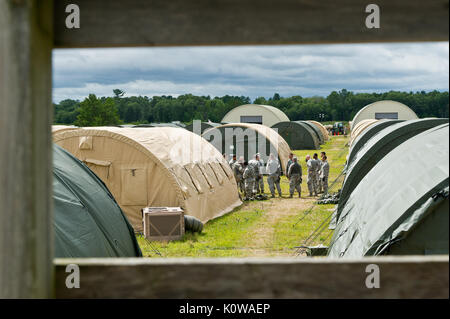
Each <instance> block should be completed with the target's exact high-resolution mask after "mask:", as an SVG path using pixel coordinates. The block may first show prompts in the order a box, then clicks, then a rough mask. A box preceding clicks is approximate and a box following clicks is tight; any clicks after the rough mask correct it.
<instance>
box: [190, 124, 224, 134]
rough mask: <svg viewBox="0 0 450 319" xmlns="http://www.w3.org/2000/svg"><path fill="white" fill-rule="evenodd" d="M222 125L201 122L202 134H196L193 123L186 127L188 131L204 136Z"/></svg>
mask: <svg viewBox="0 0 450 319" xmlns="http://www.w3.org/2000/svg"><path fill="white" fill-rule="evenodd" d="M196 125H198V124H196ZM220 125H221V124H219V123H212V122H200V125H199V129H200V134H198V132H194V123H191V124H189V125H187V126H186V130H188V131H189V132H192V133H195V134H198V135H202V134H203V133H204V132H205V131H206V130H208V129H210V128H213V127H217V126H220Z"/></svg>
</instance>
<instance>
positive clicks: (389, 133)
mask: <svg viewBox="0 0 450 319" xmlns="http://www.w3.org/2000/svg"><path fill="white" fill-rule="evenodd" d="M444 123H448V119H431V118H430V119H420V120H409V121H404V122H400V123H395V124H393V125H391V126H388V127H386V128H385V129H384V130H382V131H380V132H379V133H377V134H375V135H374V136H373V137H372V138H370V139H369V140H368V141H367V142H366V143H365V144H364V146H362V147H361V148H360V150H359V151H358V152H357V153H356V154H355V155H354V156H353V157H352V159H348V161H347V166H346V169H345V171H346V174H345V180H344V184H343V186H342V190H341V194H340V197H339V205H338V208H337V217H339V214H340V212H341V210H342V208H343V207H344V205H345V203H346V201H347V199H348V198H349V196H350V195H351V193H352V192H353V190H354V189H355V188H356V186H357V185H358V184H359V182H360V181H361V180H362V179H363V178H364V176H366V174H367V173H368V172H369V171H370V170H371V169H372V168H373V167H374V166H375V165H376V164H377V163H378V162H379V161H380V160H381V159H382V158H383V157H384V156H386V154H388V153H389V152H390V151H391V150H393V149H394V148H396V147H397V146H398V145H400V144H402V143H403V142H404V141H407V140H408V139H410V138H411V137H413V136H415V135H417V134H419V133H422V132H424V131H426V130H428V129H430V128H433V127H436V126H438V125H442V124H444ZM375 125H376V124H375ZM375 125H373V126H375ZM398 160H399V161H401V158H399V159H398Z"/></svg>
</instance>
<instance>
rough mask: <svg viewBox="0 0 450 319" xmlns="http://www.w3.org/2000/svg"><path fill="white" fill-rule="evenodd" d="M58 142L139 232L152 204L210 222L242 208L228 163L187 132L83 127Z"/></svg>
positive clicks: (63, 135)
mask: <svg viewBox="0 0 450 319" xmlns="http://www.w3.org/2000/svg"><path fill="white" fill-rule="evenodd" d="M54 141H55V143H57V144H58V145H60V146H62V147H63V148H66V149H67V150H69V151H70V152H72V153H73V154H74V155H75V156H76V157H78V158H79V159H80V160H82V161H84V162H85V163H87V164H88V166H90V167H91V169H93V170H94V171H95V172H96V173H97V175H99V177H100V178H101V179H102V180H103V181H104V182H105V184H106V185H107V186H108V187H109V188H110V190H111V192H112V193H113V195H114V196H115V198H116V200H117V201H118V203H119V205H120V206H121V207H122V209H123V211H124V212H125V214H126V215H127V217H128V219H129V220H130V222H131V223H132V225H133V227H134V228H135V230H136V231H140V230H141V229H142V219H141V209H142V208H143V207H146V206H180V207H182V208H183V209H184V210H185V213H186V214H190V215H193V216H195V217H197V218H198V219H200V220H201V221H202V222H207V221H208V220H210V219H213V218H216V217H219V216H221V215H223V214H225V213H228V212H230V211H231V210H232V209H234V208H235V207H237V206H239V205H240V204H241V201H240V200H239V197H238V196H239V195H238V192H237V188H236V181H235V180H234V176H233V173H232V171H231V169H230V167H229V166H228V163H226V162H225V161H224V159H223V158H222V155H221V154H220V153H219V152H218V151H217V150H216V149H215V148H214V147H213V146H212V145H210V144H209V143H208V142H207V141H206V140H204V139H202V138H201V137H200V136H198V135H196V134H194V133H191V132H189V131H187V130H185V129H182V128H172V127H159V128H111V127H100V128H83V129H80V130H77V131H68V132H63V133H61V134H57V135H55V136H54ZM81 148H85V149H84V150H83V149H81Z"/></svg>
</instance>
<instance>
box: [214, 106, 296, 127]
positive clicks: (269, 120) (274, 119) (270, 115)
mask: <svg viewBox="0 0 450 319" xmlns="http://www.w3.org/2000/svg"><path fill="white" fill-rule="evenodd" d="M242 116H261V117H262V124H263V125H266V126H268V127H272V126H273V125H275V124H276V123H278V122H286V121H289V118H288V117H287V115H286V114H285V113H284V112H283V111H281V110H280V109H278V108H276V107H274V106H271V105H261V104H244V105H239V106H236V107H235V108H234V109H231V110H230V111H229V112H228V113H227V114H225V116H224V117H223V118H222V121H221V122H222V123H241V122H242V123H247V121H245V120H243V119H242ZM250 122H252V121H250ZM253 123H254V121H253Z"/></svg>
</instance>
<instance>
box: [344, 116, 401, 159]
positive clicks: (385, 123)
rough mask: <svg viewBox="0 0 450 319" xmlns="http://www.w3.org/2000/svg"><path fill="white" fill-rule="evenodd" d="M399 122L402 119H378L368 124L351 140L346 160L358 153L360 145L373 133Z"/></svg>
mask: <svg viewBox="0 0 450 319" xmlns="http://www.w3.org/2000/svg"><path fill="white" fill-rule="evenodd" d="M399 122H403V121H402V120H379V121H378V122H377V123H375V124H373V125H370V126H369V127H368V128H367V129H365V130H364V131H363V132H362V133H361V134H360V135H359V136H358V137H356V138H355V140H354V141H353V143H352V145H351V148H350V151H349V154H348V158H347V160H348V161H351V160H352V158H353V156H355V155H356V153H358V151H359V150H360V149H361V147H363V146H364V144H366V143H367V141H368V140H370V139H371V138H372V137H373V136H374V135H375V134H377V133H378V132H380V131H382V130H384V129H385V128H386V127H388V126H391V125H394V124H397V123H399Z"/></svg>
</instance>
